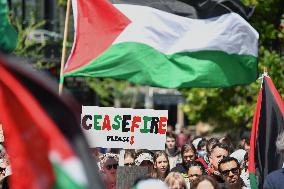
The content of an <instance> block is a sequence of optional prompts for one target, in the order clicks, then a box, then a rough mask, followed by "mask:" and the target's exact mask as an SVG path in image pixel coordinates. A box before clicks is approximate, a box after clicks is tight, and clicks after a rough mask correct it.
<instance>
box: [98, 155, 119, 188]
mask: <svg viewBox="0 0 284 189" xmlns="http://www.w3.org/2000/svg"><path fill="white" fill-rule="evenodd" d="M100 166H101V172H102V174H103V178H104V181H105V184H106V188H107V189H115V188H116V171H117V167H118V155H116V154H112V153H106V154H104V155H102V156H101V157H100Z"/></svg>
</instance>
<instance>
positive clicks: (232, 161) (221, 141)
mask: <svg viewBox="0 0 284 189" xmlns="http://www.w3.org/2000/svg"><path fill="white" fill-rule="evenodd" d="M235 146H236V145H233V143H232V141H231V140H230V138H229V137H221V138H210V137H195V138H193V139H191V138H190V137H189V136H188V135H186V134H185V133H183V132H181V133H180V134H179V135H177V136H176V135H175V134H174V132H167V135H166V143H165V150H163V151H149V150H123V153H121V152H119V151H113V152H112V151H110V152H107V153H105V152H103V153H101V152H102V150H101V149H100V150H98V149H93V152H94V156H95V157H96V158H97V160H98V165H99V168H100V171H101V173H102V176H103V178H104V181H105V183H106V186H107V189H115V188H116V176H117V168H118V166H142V167H146V168H147V169H148V173H149V174H148V175H147V177H144V178H143V179H138V180H140V182H136V188H139V187H138V186H139V183H140V184H141V182H142V183H143V182H144V183H147V182H148V183H151V182H152V185H153V182H154V183H155V184H154V185H155V186H156V187H158V185H159V184H160V185H159V188H161V187H162V185H164V188H170V189H202V188H204V189H205V188H206V189H245V188H246V189H248V188H250V183H249V174H248V151H249V136H247V137H244V138H242V139H241V140H240V141H239V144H238V145H237V146H236V147H235ZM146 181H147V182H146ZM144 187H146V185H145V186H144ZM141 188H142V187H141ZM147 188H150V186H147ZM154 188H155V187H154Z"/></svg>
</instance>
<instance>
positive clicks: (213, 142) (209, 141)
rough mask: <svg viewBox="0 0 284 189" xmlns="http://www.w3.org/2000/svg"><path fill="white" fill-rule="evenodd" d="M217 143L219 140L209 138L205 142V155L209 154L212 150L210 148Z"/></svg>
mask: <svg viewBox="0 0 284 189" xmlns="http://www.w3.org/2000/svg"><path fill="white" fill-rule="evenodd" d="M217 143H219V140H218V139H217V138H210V139H209V140H208V141H207V145H206V150H207V153H208V154H210V151H211V149H212V146H213V145H215V144H217Z"/></svg>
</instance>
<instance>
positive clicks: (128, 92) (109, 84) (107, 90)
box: [86, 78, 139, 108]
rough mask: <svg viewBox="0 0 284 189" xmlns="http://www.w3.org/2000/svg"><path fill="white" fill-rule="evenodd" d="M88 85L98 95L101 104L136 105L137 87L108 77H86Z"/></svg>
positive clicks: (132, 106)
mask: <svg viewBox="0 0 284 189" xmlns="http://www.w3.org/2000/svg"><path fill="white" fill-rule="evenodd" d="M86 81H87V84H88V86H89V87H90V88H91V89H93V90H94V91H95V92H96V93H97V95H99V97H100V103H101V104H102V105H103V106H112V105H113V104H115V106H117V107H131V108H134V107H136V103H137V98H138V92H139V87H138V86H137V87H134V86H132V85H131V84H130V83H129V82H127V81H119V80H114V79H110V78H103V79H102V78H87V79H86Z"/></svg>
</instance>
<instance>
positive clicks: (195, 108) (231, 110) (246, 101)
mask: <svg viewBox="0 0 284 189" xmlns="http://www.w3.org/2000/svg"><path fill="white" fill-rule="evenodd" d="M245 3H246V4H247V5H255V13H254V15H253V17H252V18H251V21H250V23H251V25H252V26H253V27H254V28H255V29H256V30H257V31H258V32H259V34H260V41H259V65H258V68H259V72H260V74H261V73H262V72H263V69H264V67H266V68H267V69H268V73H269V75H270V77H271V78H272V80H273V82H274V84H275V86H276V88H277V89H278V91H279V93H280V94H281V95H282V97H284V82H283V79H284V77H283V76H284V62H283V60H284V57H283V50H284V35H283V34H284V27H282V28H281V27H280V25H281V18H282V19H283V16H284V15H283V10H284V2H283V1H282V0H270V1H265V0H246V1H245ZM282 22H283V20H282ZM260 85H261V80H257V81H256V82H254V83H252V84H250V85H247V86H237V87H230V88H223V89H197V88H194V89H186V90H181V92H182V94H183V95H184V96H185V97H186V104H185V105H184V106H183V110H184V112H185V113H186V114H187V115H188V117H189V121H190V123H191V124H195V123H197V122H198V121H206V122H210V123H212V124H214V125H218V127H217V129H218V130H228V129H230V130H231V131H232V132H234V131H235V130H239V129H243V128H244V127H250V126H251V122H252V118H253V114H254V110H255V104H256V100H257V96H258V91H259V88H260Z"/></svg>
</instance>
